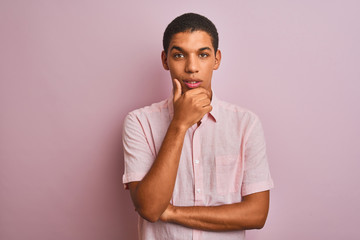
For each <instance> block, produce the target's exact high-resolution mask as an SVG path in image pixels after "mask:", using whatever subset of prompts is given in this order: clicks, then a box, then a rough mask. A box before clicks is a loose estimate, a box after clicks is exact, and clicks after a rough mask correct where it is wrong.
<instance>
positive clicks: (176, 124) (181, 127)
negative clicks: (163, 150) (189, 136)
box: [169, 119, 190, 132]
mask: <svg viewBox="0 0 360 240" xmlns="http://www.w3.org/2000/svg"><path fill="white" fill-rule="evenodd" d="M189 127H190V126H187V125H186V124H184V123H183V122H181V121H177V120H175V119H173V120H172V121H171V123H170V126H169V128H171V129H173V130H175V131H177V132H186V131H187V130H188V128H189Z"/></svg>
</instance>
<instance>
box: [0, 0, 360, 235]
mask: <svg viewBox="0 0 360 240" xmlns="http://www.w3.org/2000/svg"><path fill="white" fill-rule="evenodd" d="M359 9H360V4H359V1H356V0H354V1H344V0H338V1H327V0H324V1H320V0H315V1H314V0H312V1H308V0H305V1H304V0H296V1H285V0H283V1H281V0H273V1H256V0H254V1H213V2H210V1H192V0H191V1H188V0H184V1H181V2H179V1H142V2H139V1H132V2H130V1H115V0H113V1H85V0H84V1H81V0H72V1H48V0H43V1H41V0H37V1H35V0H33V1H19V0H2V1H1V2H0V34H1V37H0V42H1V44H0V114H1V117H0V131H1V134H0V239H1V240H23V239H29V240H32V239H34V240H35V239H36V240H38V239H46V240H64V239H66V240H79V239H86V240H99V239H107V240H112V239H114V240H115V239H136V234H137V233H136V228H137V226H136V218H137V217H136V213H135V211H134V208H133V206H132V203H131V201H130V197H129V195H128V192H127V191H125V190H123V186H122V182H121V177H122V173H123V163H122V148H121V129H122V121H123V118H124V116H125V114H126V113H128V112H129V111H131V110H133V109H135V108H139V107H141V106H144V105H148V104H150V103H152V102H155V101H159V100H161V99H164V98H166V97H167V96H168V95H169V92H170V90H171V88H170V86H171V85H170V78H169V73H168V72H166V71H164V70H163V69H162V66H161V63H160V52H161V50H162V46H161V41H162V33H163V31H164V29H165V27H166V25H167V24H168V23H169V22H170V21H171V20H172V19H173V18H174V17H176V16H178V15H180V14H182V13H184V12H189V11H193V12H198V13H201V14H204V15H206V16H208V17H209V18H210V19H211V20H213V21H214V23H215V24H216V25H217V27H218V30H219V34H220V49H221V50H222V55H223V60H222V64H221V67H220V69H219V70H218V71H216V72H215V74H214V78H213V88H214V92H215V93H216V94H217V95H218V97H219V98H222V99H224V100H227V101H230V102H233V103H236V104H238V105H241V106H243V107H246V108H249V109H251V110H252V111H254V112H255V113H257V114H258V115H259V116H260V118H261V120H262V123H263V125H264V130H265V134H266V138H267V145H268V156H269V162H270V166H271V171H272V176H273V178H274V181H275V189H274V190H273V191H272V192H271V208H270V212H269V217H268V221H267V224H266V226H265V228H264V229H262V230H261V231H249V232H248V239H250V240H259V239H265V240H275V239H276V240H278V239H292V240H298V239H299V240H300V239H360V234H359V231H358V224H359V221H358V219H359V218H358V216H359V214H360V211H359V209H360V208H359V200H360V187H359V186H358V185H359V182H360V177H359V169H360V161H359V160H360V150H359V148H360V147H359V136H360V127H359V118H360V107H359V103H360V93H359V90H360V66H359V63H360V47H359V43H360V31H359V30H360V28H359V23H360V17H359V16H360V15H359Z"/></svg>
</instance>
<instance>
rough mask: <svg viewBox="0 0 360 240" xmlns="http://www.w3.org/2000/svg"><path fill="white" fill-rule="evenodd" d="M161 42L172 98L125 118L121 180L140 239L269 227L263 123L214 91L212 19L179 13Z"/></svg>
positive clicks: (238, 235) (221, 235)
mask: <svg viewBox="0 0 360 240" xmlns="http://www.w3.org/2000/svg"><path fill="white" fill-rule="evenodd" d="M163 45H164V50H163V52H162V54H161V59H162V64H163V67H164V68H165V69H166V70H169V71H170V75H171V78H172V81H173V95H172V96H171V97H170V98H169V99H167V100H164V101H162V102H160V103H155V104H153V105H151V106H148V107H145V108H142V109H138V110H135V111H133V112H131V113H129V114H128V116H127V117H126V118H125V122H124V132H123V144H124V155H125V173H124V176H123V182H124V184H125V185H126V186H127V187H128V188H129V189H130V194H131V198H132V200H133V203H134V205H135V208H136V211H137V212H138V213H139V215H140V216H141V217H140V218H139V238H140V239H156V240H161V239H164V240H165V239H166V240H169V239H206V240H211V239H222V240H223V239H244V235H245V232H244V230H245V229H259V228H262V227H263V226H264V224H265V221H266V218H267V213H268V208H269V189H270V188H272V187H273V183H272V179H271V177H270V173H269V168H268V163H267V159H266V152H265V141H264V136H263V131H262V127H261V124H260V122H259V120H258V118H257V116H256V115H255V114H253V113H252V112H250V111H248V110H246V109H243V108H240V107H238V106H235V105H232V104H229V103H226V102H223V101H220V100H219V99H217V98H216V96H214V94H213V92H212V88H211V79H212V72H213V70H216V69H218V68H219V66H220V61H221V52H220V50H219V49H218V33H217V30H216V27H215V26H214V24H213V23H212V22H211V21H210V20H208V19H207V18H206V17H203V16H201V15H198V14H193V13H188V14H184V15H181V16H179V17H177V18H175V19H174V20H173V21H172V22H171V23H170V24H169V25H168V27H167V28H166V30H165V32H164V38H163Z"/></svg>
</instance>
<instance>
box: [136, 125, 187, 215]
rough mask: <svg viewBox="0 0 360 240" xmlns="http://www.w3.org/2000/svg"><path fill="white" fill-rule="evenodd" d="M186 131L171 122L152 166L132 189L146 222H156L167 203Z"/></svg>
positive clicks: (137, 207)
mask: <svg viewBox="0 0 360 240" xmlns="http://www.w3.org/2000/svg"><path fill="white" fill-rule="evenodd" d="M186 130H187V128H184V127H183V126H181V125H180V124H176V123H174V122H172V123H171V124H170V126H169V128H168V130H167V133H166V135H165V138H164V141H163V143H162V146H161V148H160V150H159V153H158V156H157V157H156V159H155V161H154V163H153V165H152V167H151V168H150V170H149V172H148V173H147V174H146V175H145V177H144V178H143V179H142V180H141V181H140V182H138V183H137V184H136V187H135V190H133V191H131V194H132V199H133V202H134V204H135V207H136V210H137V211H138V212H139V214H140V215H141V216H142V217H144V218H146V219H147V220H149V221H152V222H154V221H157V219H158V218H159V217H160V215H161V214H162V213H163V212H164V210H165V209H166V208H167V206H168V204H169V202H170V199H171V196H172V193H173V189H174V185H175V180H176V175H177V170H178V166H179V161H180V156H181V150H182V146H183V142H184V137H185V133H186Z"/></svg>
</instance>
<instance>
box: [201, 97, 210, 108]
mask: <svg viewBox="0 0 360 240" xmlns="http://www.w3.org/2000/svg"><path fill="white" fill-rule="evenodd" d="M198 104H199V106H201V107H206V106H209V105H210V104H211V101H210V99H208V98H204V99H201V100H199V102H198Z"/></svg>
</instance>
